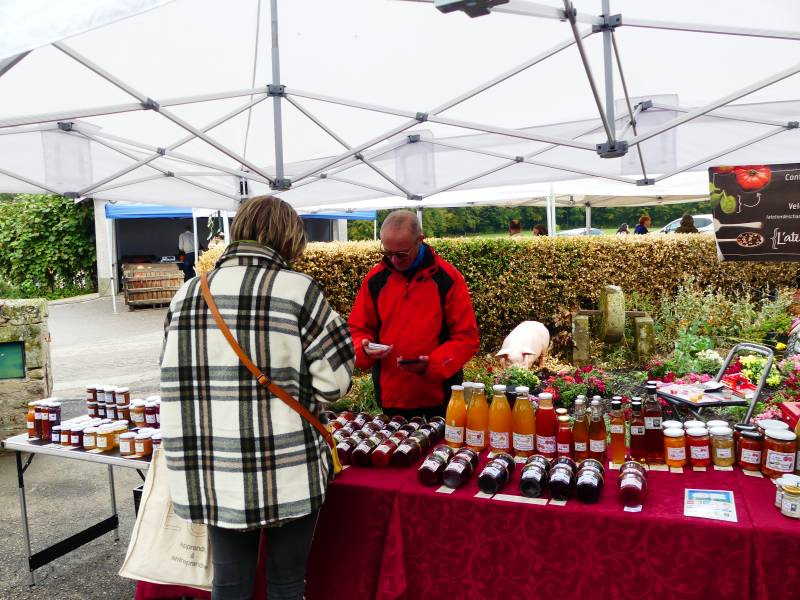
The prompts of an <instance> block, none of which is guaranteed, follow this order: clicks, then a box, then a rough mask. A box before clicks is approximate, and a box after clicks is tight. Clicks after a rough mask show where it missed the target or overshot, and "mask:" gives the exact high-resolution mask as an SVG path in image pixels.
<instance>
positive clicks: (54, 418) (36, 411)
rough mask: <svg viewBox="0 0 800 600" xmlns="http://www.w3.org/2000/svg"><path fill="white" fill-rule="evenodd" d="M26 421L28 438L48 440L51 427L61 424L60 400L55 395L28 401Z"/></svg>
mask: <svg viewBox="0 0 800 600" xmlns="http://www.w3.org/2000/svg"><path fill="white" fill-rule="evenodd" d="M26 421H27V423H26V426H27V430H28V439H29V440H37V439H38V440H49V439H50V437H51V432H52V429H53V427H54V426H56V425H61V402H60V401H59V399H58V398H56V397H52V398H44V399H43V400H36V401H34V402H28V412H27V415H26Z"/></svg>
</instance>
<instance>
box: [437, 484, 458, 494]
mask: <svg viewBox="0 0 800 600" xmlns="http://www.w3.org/2000/svg"><path fill="white" fill-rule="evenodd" d="M436 491H437V492H439V493H440V494H452V493H453V492H455V491H456V490H455V488H449V487H447V486H446V485H443V486H441V487H440V488H439V489H437V490H436Z"/></svg>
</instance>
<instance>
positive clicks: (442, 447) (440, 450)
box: [431, 444, 456, 463]
mask: <svg viewBox="0 0 800 600" xmlns="http://www.w3.org/2000/svg"><path fill="white" fill-rule="evenodd" d="M455 453H456V451H455V450H454V449H453V448H451V447H450V446H448V445H447V444H439V445H438V446H436V447H435V448H434V449H433V450H431V454H435V455H439V456H441V457H442V459H443V460H444V462H445V463H447V462H449V461H450V459H451V458H453V456H455Z"/></svg>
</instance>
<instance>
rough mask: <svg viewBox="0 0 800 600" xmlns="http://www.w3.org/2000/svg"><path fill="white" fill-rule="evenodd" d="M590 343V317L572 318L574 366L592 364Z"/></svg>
mask: <svg viewBox="0 0 800 600" xmlns="http://www.w3.org/2000/svg"><path fill="white" fill-rule="evenodd" d="M590 342H591V332H590V331H589V316H588V315H575V316H574V317H572V344H573V349H572V362H573V364H575V365H576V366H578V367H582V366H584V365H588V364H589V363H590V362H591V356H589V346H590Z"/></svg>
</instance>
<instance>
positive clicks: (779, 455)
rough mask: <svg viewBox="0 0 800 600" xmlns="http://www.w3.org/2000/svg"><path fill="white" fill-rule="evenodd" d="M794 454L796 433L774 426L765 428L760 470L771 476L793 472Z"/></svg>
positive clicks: (795, 451) (795, 452) (795, 450)
mask: <svg viewBox="0 0 800 600" xmlns="http://www.w3.org/2000/svg"><path fill="white" fill-rule="evenodd" d="M796 454H797V435H796V434H795V433H794V432H792V431H788V430H785V429H778V428H776V427H770V428H768V429H766V430H765V437H764V450H763V453H762V455H761V472H762V473H763V474H764V475H766V476H767V477H772V478H775V477H780V476H781V475H784V474H786V473H794V462H795V459H796Z"/></svg>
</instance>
